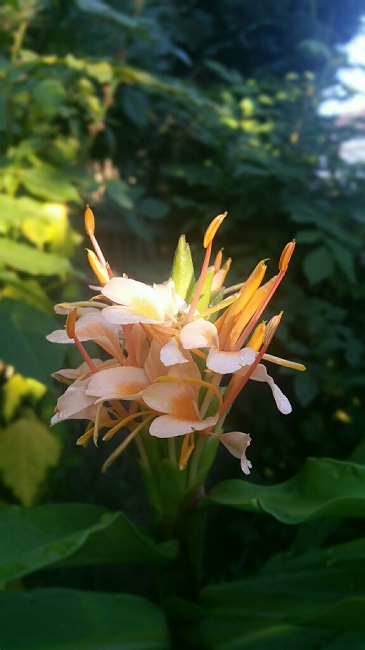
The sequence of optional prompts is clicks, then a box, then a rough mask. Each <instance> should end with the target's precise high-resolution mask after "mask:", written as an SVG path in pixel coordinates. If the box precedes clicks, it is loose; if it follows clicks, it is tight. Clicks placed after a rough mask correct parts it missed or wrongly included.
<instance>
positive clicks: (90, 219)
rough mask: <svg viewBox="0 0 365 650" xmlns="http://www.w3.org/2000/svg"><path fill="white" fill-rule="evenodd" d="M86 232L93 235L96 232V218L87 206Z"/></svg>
mask: <svg viewBox="0 0 365 650" xmlns="http://www.w3.org/2000/svg"><path fill="white" fill-rule="evenodd" d="M85 230H86V232H87V234H89V233H91V234H92V235H93V234H94V232H95V217H94V213H93V211H92V210H91V208H90V207H89V206H88V205H87V206H86V210H85Z"/></svg>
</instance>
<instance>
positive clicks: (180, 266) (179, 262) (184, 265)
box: [171, 235, 195, 300]
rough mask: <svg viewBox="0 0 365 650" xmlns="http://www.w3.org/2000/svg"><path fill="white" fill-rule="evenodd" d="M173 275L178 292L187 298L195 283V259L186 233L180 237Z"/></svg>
mask: <svg viewBox="0 0 365 650" xmlns="http://www.w3.org/2000/svg"><path fill="white" fill-rule="evenodd" d="M171 277H172V279H173V281H174V283H175V290H176V293H177V294H178V295H179V296H181V298H183V299H184V300H185V299H186V297H187V295H188V293H190V292H191V290H192V288H193V286H194V284H195V278H194V265H193V260H192V257H191V252H190V246H189V244H187V243H186V240H185V235H181V236H180V238H179V241H178V244H177V248H176V252H175V257H174V263H173V265H172V271H171Z"/></svg>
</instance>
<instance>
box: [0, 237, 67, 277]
mask: <svg viewBox="0 0 365 650" xmlns="http://www.w3.org/2000/svg"><path fill="white" fill-rule="evenodd" d="M0 264H5V266H10V267H11V268H12V269H17V270H18V271H24V272H25V273H29V275H61V274H62V273H73V269H72V266H71V264H70V262H69V261H68V260H67V259H66V258H65V257H60V256H59V255H55V254H54V253H45V252H44V251H40V250H37V249H36V248H33V247H32V246H27V245H26V244H19V243H18V242H15V241H12V240H11V239H5V238H3V239H0Z"/></svg>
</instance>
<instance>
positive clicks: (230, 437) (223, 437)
mask: <svg viewBox="0 0 365 650" xmlns="http://www.w3.org/2000/svg"><path fill="white" fill-rule="evenodd" d="M216 437H217V438H219V440H220V441H221V442H222V443H223V444H224V446H225V447H227V449H228V451H229V452H230V453H231V454H232V455H233V456H234V457H235V458H240V459H241V469H242V471H243V473H244V474H249V473H250V469H251V467H252V465H251V463H250V461H249V460H247V458H246V453H245V452H246V449H247V447H248V446H249V444H250V442H251V438H250V436H249V435H248V433H242V432H241V431H231V432H230V433H221V434H219V435H217V436H216Z"/></svg>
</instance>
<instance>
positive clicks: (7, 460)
mask: <svg viewBox="0 0 365 650" xmlns="http://www.w3.org/2000/svg"><path fill="white" fill-rule="evenodd" d="M60 453H61V446H60V443H59V441H58V440H57V439H56V438H55V437H54V436H53V435H52V434H51V432H50V431H49V429H48V427H46V426H45V424H43V422H41V421H40V420H38V419H36V418H35V417H34V416H33V417H22V418H19V419H18V420H15V421H14V422H12V423H11V424H10V425H9V426H8V427H6V428H5V429H3V430H1V431H0V470H1V471H2V478H3V481H4V484H5V485H6V486H7V487H8V488H10V489H11V490H12V492H13V493H14V494H15V496H16V497H17V498H18V499H19V501H20V502H21V503H22V504H23V505H24V506H30V505H31V504H32V503H34V500H35V498H36V496H37V494H38V491H39V488H40V486H41V485H42V483H43V481H44V479H45V478H46V474H47V471H48V469H49V468H50V467H53V466H54V465H57V462H58V459H59V457H60Z"/></svg>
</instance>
